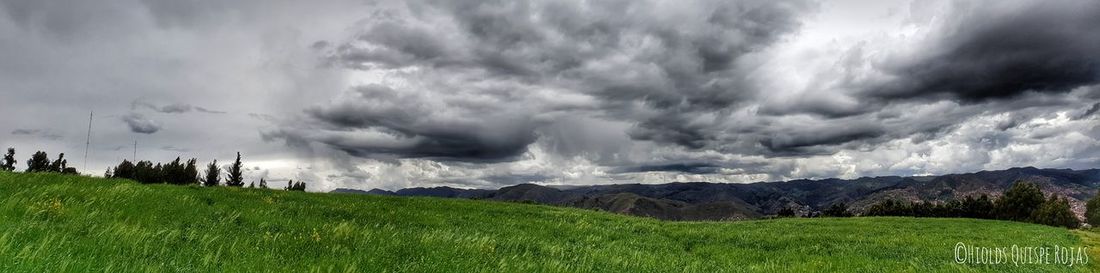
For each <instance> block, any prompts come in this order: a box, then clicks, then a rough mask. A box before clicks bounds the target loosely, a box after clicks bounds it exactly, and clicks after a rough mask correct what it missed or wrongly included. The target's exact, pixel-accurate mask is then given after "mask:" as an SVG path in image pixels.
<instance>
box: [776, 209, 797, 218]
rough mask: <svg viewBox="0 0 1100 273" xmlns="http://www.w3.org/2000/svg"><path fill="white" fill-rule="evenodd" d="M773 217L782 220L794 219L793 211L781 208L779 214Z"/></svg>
mask: <svg viewBox="0 0 1100 273" xmlns="http://www.w3.org/2000/svg"><path fill="white" fill-rule="evenodd" d="M775 216H776V217H783V218H787V217H794V209H791V207H783V209H780V210H779V212H778V213H776V214H775Z"/></svg>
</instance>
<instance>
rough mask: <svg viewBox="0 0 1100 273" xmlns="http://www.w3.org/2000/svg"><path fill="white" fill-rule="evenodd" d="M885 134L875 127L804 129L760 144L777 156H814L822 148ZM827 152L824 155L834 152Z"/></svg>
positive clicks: (776, 136) (882, 130)
mask: <svg viewBox="0 0 1100 273" xmlns="http://www.w3.org/2000/svg"><path fill="white" fill-rule="evenodd" d="M884 134H886V131H885V129H883V128H880V127H877V126H873V125H865V126H841V127H818V128H812V129H810V128H804V129H803V130H797V131H795V130H791V131H787V132H782V133H777V134H773V135H770V136H768V138H766V139H763V140H761V141H760V144H761V145H763V146H764V147H767V148H768V150H770V151H771V152H773V153H775V154H795V155H800V154H813V153H820V151H821V150H819V149H818V148H821V147H822V146H833V145H840V144H845V143H850V142H853V141H858V140H866V139H873V138H877V137H880V136H882V135H884ZM826 151H827V152H824V153H831V152H832V150H826Z"/></svg>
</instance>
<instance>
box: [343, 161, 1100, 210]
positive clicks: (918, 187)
mask: <svg viewBox="0 0 1100 273" xmlns="http://www.w3.org/2000/svg"><path fill="white" fill-rule="evenodd" d="M1016 181H1029V182H1033V183H1036V184H1038V185H1039V186H1040V187H1041V188H1042V190H1043V192H1044V193H1046V194H1048V195H1049V194H1052V193H1054V194H1058V195H1060V196H1064V197H1067V198H1069V199H1070V202H1071V205H1072V206H1073V210H1074V212H1076V213H1077V214H1078V216H1079V217H1080V216H1081V215H1083V214H1084V204H1085V202H1086V201H1087V200H1088V199H1089V198H1091V197H1092V196H1093V195H1094V194H1096V191H1097V189H1098V188H1100V170H1098V169H1092V170H1079V171H1078V170H1069V169H1037V168H1033V167H1027V168H1012V169H1008V170H1000V171H981V172H976V173H968V174H949V175H941V176H919V177H900V176H883V177H861V178H856V179H851V180H846V179H835V178H833V179H823V180H804V179H803V180H793V181H786V182H760V183H749V184H731V183H703V182H691V183H668V184H617V185H595V186H570V187H561V188H553V187H547V186H540V185H535V184H520V185H515V186H509V187H503V188H500V189H497V190H481V189H458V188H451V187H435V188H408V189H402V190H399V191H396V192H389V191H384V190H379V189H374V190H371V191H368V192H364V191H361V190H350V189H337V190H335V191H333V192H344V193H370V194H387V195H398V196H434V197H447V198H471V199H490V200H499V201H512V202H530V203H538V204H547V205H557V206H569V207H578V208H588V209H598V210H604V211H610V212H615V213H622V214H630V215H637V216H645V217H653V218H658V219H666V220H728V219H746V218H757V217H761V216H765V215H774V214H775V213H776V212H777V211H779V210H780V209H782V208H784V207H792V208H795V209H796V211H797V212H798V213H800V214H806V213H810V212H814V211H821V210H823V209H824V208H826V207H828V206H830V205H832V204H834V203H839V202H845V203H848V204H849V206H850V207H851V208H852V209H853V210H855V211H857V212H858V211H862V210H863V209H864V208H866V207H867V206H870V205H871V204H874V203H876V202H879V201H881V200H886V199H899V200H908V201H933V202H937V201H941V202H942V201H948V200H952V199H957V198H963V197H966V196H978V195H981V194H987V195H990V196H999V195H1000V193H1001V192H1003V191H1004V190H1005V189H1007V188H1008V187H1009V186H1011V185H1012V183H1014V182H1016Z"/></svg>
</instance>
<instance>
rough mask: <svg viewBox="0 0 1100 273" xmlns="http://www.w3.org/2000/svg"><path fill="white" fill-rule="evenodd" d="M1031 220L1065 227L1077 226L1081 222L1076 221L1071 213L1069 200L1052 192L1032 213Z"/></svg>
mask: <svg viewBox="0 0 1100 273" xmlns="http://www.w3.org/2000/svg"><path fill="white" fill-rule="evenodd" d="M1031 222H1032V223H1036V224H1042V225H1048V226H1055V227H1065V228H1077V227H1078V226H1080V225H1081V222H1079V221H1077V216H1075V215H1073V211H1072V210H1070V208H1069V200H1066V199H1065V198H1058V196H1057V195H1054V194H1051V195H1050V199H1047V201H1046V202H1043V204H1042V205H1041V206H1039V208H1038V209H1036V210H1035V211H1034V212H1033V213H1032V215H1031Z"/></svg>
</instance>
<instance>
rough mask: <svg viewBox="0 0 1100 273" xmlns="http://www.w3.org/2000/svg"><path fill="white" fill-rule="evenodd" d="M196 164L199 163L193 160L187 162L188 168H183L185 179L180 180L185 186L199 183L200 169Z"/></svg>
mask: <svg viewBox="0 0 1100 273" xmlns="http://www.w3.org/2000/svg"><path fill="white" fill-rule="evenodd" d="M195 164H197V162H196V161H195V159H194V158H192V159H191V160H188V161H187V166H185V167H183V178H181V180H180V181H181V182H183V184H188V185H190V184H198V183H199V169H198V167H197V166H195Z"/></svg>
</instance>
